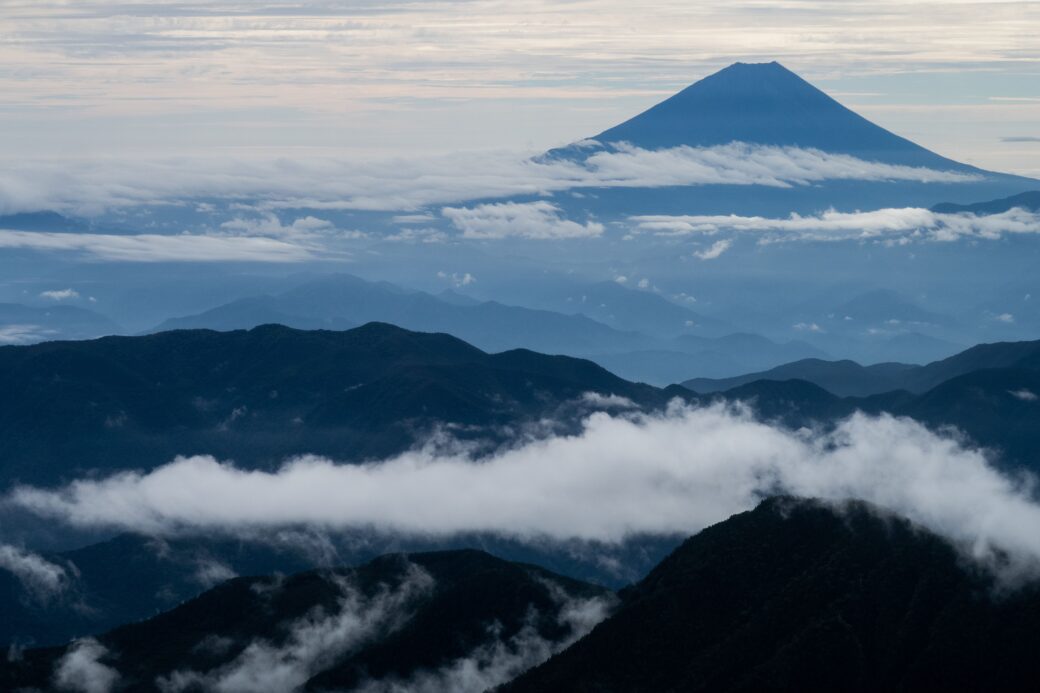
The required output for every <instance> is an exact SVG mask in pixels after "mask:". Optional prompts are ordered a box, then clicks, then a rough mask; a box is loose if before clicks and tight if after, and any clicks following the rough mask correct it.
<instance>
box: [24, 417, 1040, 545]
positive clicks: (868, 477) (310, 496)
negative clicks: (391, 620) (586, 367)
mask: <svg viewBox="0 0 1040 693" xmlns="http://www.w3.org/2000/svg"><path fill="white" fill-rule="evenodd" d="M438 449H440V450H441V452H438ZM443 450H444V449H443V448H437V447H434V446H431V447H430V448H428V449H422V450H416V451H411V452H408V453H406V454H403V455H400V456H398V457H395V458H393V459H389V460H386V461H384V462H379V463H372V464H365V465H339V464H335V463H333V462H331V461H329V460H326V459H321V458H316V457H303V458H300V459H296V460H292V461H290V462H288V463H287V464H286V465H285V466H283V467H282V468H281V469H279V470H277V471H273V472H272V471H247V470H242V469H238V468H236V467H235V466H233V465H232V464H228V463H224V464H222V463H220V462H218V461H216V460H214V459H212V458H210V457H190V458H179V459H177V460H175V461H173V462H171V463H170V464H168V465H166V466H163V467H160V468H158V469H155V470H154V471H151V472H147V473H139V472H125V473H120V474H117V475H114V476H111V477H109V478H107V479H100V480H94V479H89V480H80V481H76V482H73V483H72V484H70V485H68V486H67V487H64V488H60V489H38V488H31V487H21V488H16V489H14V490H13V491H12V492H11V494H10V495H9V497H8V499H7V502H8V503H11V504H13V505H15V506H17V507H20V508H23V509H27V510H30V511H34V512H35V513H37V514H39V515H42V516H48V517H53V518H59V519H61V520H63V521H65V522H68V523H72V524H74V525H77V526H83V527H97V526H105V527H116V528H126V529H135V530H137V531H145V532H154V533H164V532H176V531H212V530H216V529H230V530H234V529H236V528H237V529H241V530H256V529H258V528H264V527H267V528H271V527H278V526H300V525H313V526H320V527H337V528H349V527H372V528H376V529H380V530H385V531H388V532H397V533H415V534H420V535H429V534H433V535H448V534H454V533H459V532H474V531H476V532H480V531H487V532H494V533H500V534H503V535H508V536H513V537H520V538H537V537H546V538H550V539H558V540H569V539H590V540H602V541H608V542H616V541H621V540H623V539H625V538H626V537H629V536H631V535H636V534H642V533H652V534H657V533H664V534H672V533H692V532H696V531H698V530H700V529H701V528H703V527H705V526H707V525H710V524H713V523H715V522H718V521H721V520H723V519H725V518H726V517H729V516H730V515H732V514H733V513H736V512H739V511H742V510H745V509H748V508H750V507H752V506H753V505H754V504H755V503H756V502H757V500H758V498H759V497H760V496H761V495H762V494H771V493H776V492H787V493H791V494H794V495H799V496H811V497H819V498H823V499H830V500H835V501H840V500H843V499H846V498H861V499H864V500H867V501H870V502H873V503H876V504H878V505H880V506H882V507H884V508H888V509H890V510H892V511H895V512H898V513H901V514H903V515H905V516H907V517H909V518H910V519H912V520H914V521H915V522H918V523H920V524H922V525H924V526H925V527H928V528H930V529H932V530H933V531H936V532H939V533H940V534H943V535H944V536H946V537H948V538H949V539H951V540H952V541H954V542H955V543H957V544H959V545H961V546H963V547H965V548H966V550H968V551H969V552H971V553H972V554H973V555H975V556H978V557H986V556H989V555H990V554H991V553H992V551H993V550H994V549H995V548H997V547H999V548H1002V549H1003V550H1006V551H1008V552H1010V554H1011V555H1012V556H1013V557H1016V558H1018V559H1020V561H1021V562H1022V563H1023V564H1026V563H1029V564H1032V563H1036V562H1037V561H1040V531H1038V528H1040V505H1038V504H1037V503H1036V502H1035V499H1034V498H1033V496H1032V493H1031V491H1030V488H1029V487H1028V485H1027V484H1025V483H1020V482H1019V481H1018V480H1016V479H1012V478H1010V477H1007V476H1005V475H1003V474H1001V473H1000V472H998V471H997V470H996V469H995V468H994V467H993V466H991V464H990V462H989V460H988V459H987V457H986V456H985V454H984V453H982V452H980V451H977V450H974V449H971V448H968V447H965V446H963V445H962V444H961V443H960V442H959V441H958V440H956V439H954V438H951V437H948V436H946V435H940V434H937V433H934V432H931V431H929V430H928V429H926V428H925V427H924V426H922V425H920V424H917V423H915V422H913V421H910V420H906V419H897V418H892V417H890V416H881V417H877V418H872V417H868V416H864V415H855V416H853V417H851V418H849V419H848V420H846V421H844V422H842V423H840V425H838V426H837V427H836V429H835V430H834V431H833V432H830V433H826V434H824V433H819V434H813V433H809V432H804V431H803V432H794V433H792V432H790V431H786V430H784V429H782V428H778V427H774V426H771V425H767V424H765V423H761V422H758V421H756V420H755V419H754V418H753V417H752V416H751V415H750V414H749V413H747V412H745V411H743V410H734V409H729V408H724V407H721V406H714V407H708V408H688V407H685V406H679V405H678V404H674V405H673V406H672V408H671V409H670V410H669V411H668V412H667V413H666V414H663V415H659V416H656V415H654V416H651V415H636V414H631V413H629V414H622V415H616V416H611V415H608V414H605V413H597V414H594V415H592V416H590V417H589V418H588V419H587V421H586V423H585V427H584V430H583V431H582V432H581V433H580V434H579V435H571V436H556V437H550V438H547V439H542V440H538V441H534V442H529V443H527V444H524V445H522V446H520V447H516V448H514V449H510V450H507V451H504V452H501V453H499V454H496V455H494V456H492V457H490V458H487V459H480V460H479V461H476V460H474V459H471V458H470V457H469V456H468V455H467V454H465V453H449V452H443ZM647 508H653V512H647Z"/></svg>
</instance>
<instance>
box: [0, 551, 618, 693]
mask: <svg viewBox="0 0 1040 693" xmlns="http://www.w3.org/2000/svg"><path fill="white" fill-rule="evenodd" d="M611 601H612V597H611V595H610V593H609V592H606V591H605V590H603V589H601V588H597V587H594V586H591V585H587V584H584V583H581V582H578V581H575V580H571V579H569V578H565V577H562V576H559V575H555V574H553V573H550V572H548V571H545V570H542V569H540V568H536V567H534V566H529V565H524V564H518V563H509V562H506V561H503V560H500V559H497V558H494V557H493V556H491V555H489V554H486V553H482V552H479V551H454V552H441V553H427V554H412V555H400V554H399V555H390V556H384V557H381V558H378V559H375V560H373V561H371V562H370V563H367V564H365V565H363V566H361V567H359V568H354V569H337V570H334V571H314V572H307V573H300V574H297V575H293V576H292V577H288V578H282V577H277V576H275V577H254V578H238V579H234V580H231V581H229V582H226V583H224V584H222V585H220V586H219V587H217V588H215V589H213V590H211V591H209V592H206V593H205V594H203V595H201V596H200V597H198V598H196V599H193V600H192V601H190V602H187V603H185V604H183V605H182V606H179V607H177V608H176V609H173V610H172V611H169V612H166V613H164V614H161V615H159V616H156V617H155V618H152V619H149V620H147V621H144V622H141V623H135V624H132V625H127V626H124V627H121V628H117V629H116V630H113V631H111V632H109V633H107V634H105V635H102V636H100V637H99V638H98V642H99V643H100V645H101V647H103V648H104V650H105V651H107V652H106V654H105V655H104V656H102V657H100V659H99V661H100V663H101V664H102V665H104V666H108V667H111V668H114V669H116V670H117V671H118V673H119V679H118V682H117V684H116V686H115V690H119V691H152V690H156V688H157V683H159V682H160V681H165V682H166V683H167V686H168V688H167V690H199V689H208V688H219V686H220V685H221V682H224V685H227V686H230V688H229V689H233V690H246V689H247V687H248V682H249V681H251V680H252V681H254V682H255V684H256V685H258V686H264V687H267V688H270V689H271V690H296V689H297V688H298V687H301V688H305V689H307V690H330V689H338V690H350V689H351V688H354V687H356V686H358V685H359V684H362V683H365V682H367V681H371V680H375V681H379V680H388V681H401V682H407V681H408V680H409V679H410V678H411V677H412V676H414V675H417V674H422V673H424V672H425V673H433V672H436V671H438V670H439V669H441V668H444V667H447V666H449V665H451V664H452V663H454V662H456V661H460V660H465V659H467V658H472V659H473V660H474V662H475V663H477V662H479V657H478V655H479V654H480V653H481V652H482V648H483V649H486V650H492V649H493V648H494V646H496V645H497V646H499V647H501V648H503V650H504V652H505V653H506V654H509V655H512V657H511V658H506V657H503V658H500V659H499V660H498V661H497V662H496V663H498V664H500V665H505V664H509V663H512V664H513V665H514V666H518V667H521V668H520V670H522V668H526V667H523V666H522V665H523V664H524V663H525V662H526V664H527V666H530V665H531V664H532V663H536V662H537V661H538V660H539V653H540V652H543V650H539V649H538V648H539V647H544V648H546V650H545V651H551V650H552V649H553V648H558V647H560V646H562V644H564V643H566V642H568V641H569V640H571V639H573V638H575V637H577V636H579V635H581V634H582V633H583V632H584V630H585V629H586V628H587V627H588V626H589V625H591V623H589V622H587V621H582V620H581V619H575V618H573V617H572V616H571V612H570V611H569V610H570V609H588V610H589V612H588V615H589V617H590V618H592V619H595V614H596V613H597V612H598V613H602V612H603V611H604V610H605V609H606V608H607V607H608V606H609V604H610V603H611ZM592 622H594V620H593V621H592ZM69 649H70V648H67V647H62V648H50V649H45V650H30V651H28V652H25V653H24V655H23V656H22V658H21V659H20V660H18V661H13V662H5V663H3V664H0V687H2V688H4V689H5V690H12V689H14V688H15V687H18V686H29V685H32V686H39V687H42V688H48V687H49V686H50V685H51V682H52V681H53V680H54V674H55V672H56V670H57V669H58V668H59V667H60V660H61V658H62V657H63V656H64V655H66V654H67V653H68V652H69ZM258 655H259V656H258ZM525 656H526V659H525ZM542 658H544V656H543V657H542ZM503 670H504V671H509V669H508V668H507V667H505V666H503ZM513 673H514V674H515V673H518V672H515V671H514V672H513ZM229 682H235V683H234V684H232V683H229ZM498 682H499V681H494V680H493V681H492V683H498ZM176 683H180V684H182V685H183V688H177V687H176V686H175V685H174V684H176ZM289 684H293V685H289ZM236 685H237V687H236ZM221 690H223V689H221ZM254 690H255V689H254Z"/></svg>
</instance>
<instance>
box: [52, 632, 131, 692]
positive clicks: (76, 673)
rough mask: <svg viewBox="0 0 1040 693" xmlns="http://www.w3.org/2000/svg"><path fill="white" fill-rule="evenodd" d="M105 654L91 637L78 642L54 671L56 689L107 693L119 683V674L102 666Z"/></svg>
mask: <svg viewBox="0 0 1040 693" xmlns="http://www.w3.org/2000/svg"><path fill="white" fill-rule="evenodd" d="M107 654H108V650H107V649H106V648H105V646H104V645H102V644H101V643H99V642H98V641H97V640H95V639H93V638H85V639H83V640H77V641H76V642H74V643H73V644H72V645H71V646H70V647H69V650H68V651H67V652H66V653H65V655H64V656H63V657H62V658H61V659H60V660H58V664H57V666H56V667H55V669H54V683H55V685H56V686H57V688H58V690H63V691H76V693H109V692H110V691H112V690H114V689H115V686H116V684H117V683H118V682H119V678H120V676H119V672H118V671H116V670H115V669H113V668H112V667H110V666H108V665H106V664H102V663H101V659H102V658H103V657H105V656H106V655H107Z"/></svg>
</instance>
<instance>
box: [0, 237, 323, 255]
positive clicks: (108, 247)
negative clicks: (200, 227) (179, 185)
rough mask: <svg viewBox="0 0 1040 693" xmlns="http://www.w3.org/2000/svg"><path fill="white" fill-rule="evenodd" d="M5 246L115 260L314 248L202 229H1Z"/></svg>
mask: <svg viewBox="0 0 1040 693" xmlns="http://www.w3.org/2000/svg"><path fill="white" fill-rule="evenodd" d="M0 248H8V249H23V250H34V251H44V252H55V251H57V252H67V253H72V254H75V255H78V256H82V257H86V258H88V259H92V260H99V261H113V262H302V261H305V260H309V259H312V258H313V257H314V254H313V252H312V251H311V250H310V249H308V248H306V247H304V246H301V245H297V244H292V243H287V242H285V241H281V240H276V239H273V238H263V237H251V236H210V235H201V234H178V235H169V236H165V235H159V234H137V235H126V236H123V235H115V234H98V233H51V232H46V231H11V230H0Z"/></svg>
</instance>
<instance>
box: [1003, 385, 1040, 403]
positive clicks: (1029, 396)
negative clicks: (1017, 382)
mask: <svg viewBox="0 0 1040 693" xmlns="http://www.w3.org/2000/svg"><path fill="white" fill-rule="evenodd" d="M1008 394H1009V395H1011V396H1012V397H1014V398H1015V399H1020V400H1022V401H1023V402H1035V401H1037V399H1040V397H1038V396H1037V394H1036V393H1035V392H1033V391H1032V390H1027V389H1026V388H1022V389H1021V390H1011V391H1010V392H1008Z"/></svg>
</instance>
